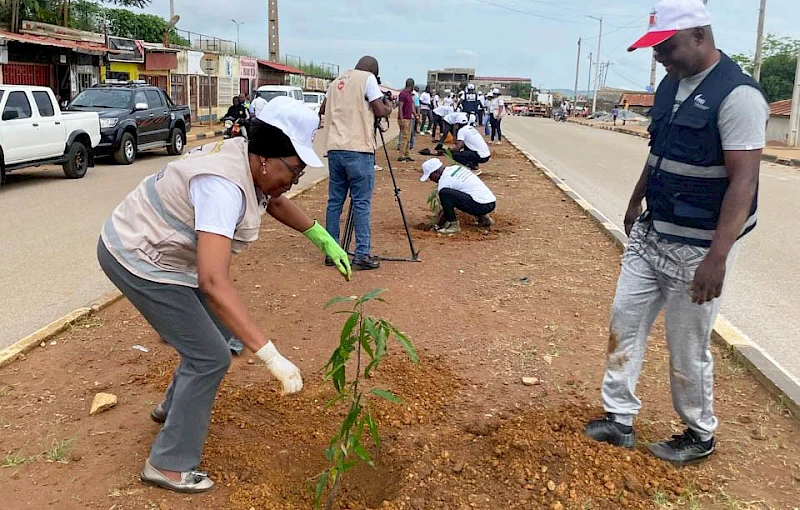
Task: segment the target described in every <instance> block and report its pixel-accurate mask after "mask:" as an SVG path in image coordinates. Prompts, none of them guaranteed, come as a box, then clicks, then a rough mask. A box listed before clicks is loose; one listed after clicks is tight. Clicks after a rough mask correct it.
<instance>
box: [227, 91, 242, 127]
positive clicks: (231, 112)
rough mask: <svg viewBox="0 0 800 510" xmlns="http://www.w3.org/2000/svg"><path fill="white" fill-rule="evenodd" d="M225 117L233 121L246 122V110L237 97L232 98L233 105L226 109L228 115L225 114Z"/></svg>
mask: <svg viewBox="0 0 800 510" xmlns="http://www.w3.org/2000/svg"><path fill="white" fill-rule="evenodd" d="M225 117H230V119H231V120H233V121H236V120H239V119H242V120H247V108H245V107H244V105H243V104H242V102H241V101H240V100H239V96H233V104H232V105H231V106H230V107H229V108H228V113H226V114H225Z"/></svg>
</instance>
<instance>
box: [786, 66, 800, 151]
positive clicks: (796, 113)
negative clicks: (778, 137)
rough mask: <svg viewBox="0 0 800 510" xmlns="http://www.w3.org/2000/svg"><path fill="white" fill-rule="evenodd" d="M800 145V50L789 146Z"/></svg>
mask: <svg viewBox="0 0 800 510" xmlns="http://www.w3.org/2000/svg"><path fill="white" fill-rule="evenodd" d="M799 145H800V52H798V53H797V68H796V69H795V72H794V91H793V93H792V111H791V114H790V115H789V147H797V146H799Z"/></svg>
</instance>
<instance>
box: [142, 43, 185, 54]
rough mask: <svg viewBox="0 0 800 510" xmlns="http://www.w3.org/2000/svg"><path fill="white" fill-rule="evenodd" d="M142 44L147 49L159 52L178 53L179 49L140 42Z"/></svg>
mask: <svg viewBox="0 0 800 510" xmlns="http://www.w3.org/2000/svg"><path fill="white" fill-rule="evenodd" d="M142 46H143V47H144V49H145V50H147V51H155V52H161V53H180V50H176V49H175V48H167V47H166V46H164V45H163V44H157V43H149V42H142Z"/></svg>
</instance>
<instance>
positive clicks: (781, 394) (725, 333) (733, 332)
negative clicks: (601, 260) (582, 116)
mask: <svg viewBox="0 0 800 510" xmlns="http://www.w3.org/2000/svg"><path fill="white" fill-rule="evenodd" d="M572 122H575V121H572ZM576 123H577V124H582V125H587V126H590V127H595V126H592V125H591V124H584V123H581V122H576ZM600 128H601V129H610V127H607V126H600ZM506 139H507V140H508V142H509V143H510V144H511V145H512V146H513V147H514V148H515V149H517V150H518V151H519V152H520V153H521V154H522V155H523V156H525V157H526V158H527V159H528V160H529V161H530V162H531V163H533V165H534V166H535V167H536V168H537V169H538V170H539V171H541V172H542V173H543V174H544V175H545V176H547V178H548V179H550V180H551V181H553V183H554V184H555V185H556V186H557V187H558V188H559V189H560V190H561V191H562V192H563V193H564V194H565V195H566V196H567V197H568V198H570V199H571V200H572V201H574V202H575V203H576V204H577V205H578V206H579V207H580V208H581V209H582V210H584V211H585V212H586V213H587V214H589V216H591V217H592V219H594V221H595V223H597V225H598V226H599V227H600V229H601V230H602V232H603V233H604V234H606V236H608V237H609V238H610V239H611V240H612V241H613V242H614V244H615V245H616V246H617V247H618V248H619V249H620V250H624V249H625V246H626V245H627V242H628V236H627V235H625V232H623V231H622V230H620V229H619V228H618V227H617V226H616V225H614V224H613V223H612V222H611V221H610V220H609V219H608V218H606V217H605V215H603V213H601V212H600V211H598V210H597V209H595V207H594V206H593V205H592V204H591V203H590V202H588V201H587V200H586V199H584V198H583V197H581V195H579V194H578V193H577V192H576V191H575V190H573V189H572V188H570V187H569V186H568V185H567V184H565V183H564V181H563V180H561V178H560V177H558V176H557V175H556V174H555V173H553V172H552V171H551V170H550V169H549V168H547V166H545V165H544V164H543V163H542V162H541V161H539V160H538V159H536V158H535V157H534V156H533V155H531V154H530V153H529V152H527V151H526V150H525V149H523V148H522V147H521V146H520V145H518V144H517V143H516V142H515V141H514V140H512V139H511V138H509V137H508V136H506ZM711 338H712V340H713V341H714V342H715V343H717V344H718V345H720V346H722V347H723V348H725V349H726V350H728V351H729V352H731V353H732V354H733V356H734V357H735V358H736V359H737V360H738V361H739V362H740V363H741V364H742V365H743V366H744V367H745V368H746V369H747V371H748V372H749V373H750V374H751V375H752V376H753V377H754V378H755V379H756V380H757V381H759V382H760V383H761V384H762V386H764V387H765V388H766V389H767V391H768V392H769V393H770V395H772V396H773V397H774V398H775V399H777V400H778V401H779V402H780V403H781V405H783V406H784V407H785V408H786V409H788V410H789V412H790V413H791V414H792V416H793V417H794V418H796V419H800V382H798V381H797V380H795V379H794V378H793V377H792V376H791V375H790V374H789V373H788V372H787V371H786V370H785V369H784V368H783V367H781V366H780V364H779V363H778V362H777V361H775V360H774V359H773V358H772V357H771V356H770V355H769V354H767V353H766V352H765V351H764V350H763V349H762V348H761V347H760V346H758V345H757V344H756V343H755V342H753V341H752V340H751V339H750V338H749V337H748V336H747V335H745V334H744V333H742V332H741V331H739V329H737V328H736V327H735V326H733V325H732V324H731V323H730V322H729V321H728V320H727V319H725V318H724V317H722V316H721V315H720V316H719V317H718V318H717V322H716V323H715V324H714V330H713V331H712V334H711Z"/></svg>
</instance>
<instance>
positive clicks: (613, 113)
mask: <svg viewBox="0 0 800 510" xmlns="http://www.w3.org/2000/svg"><path fill="white" fill-rule="evenodd" d="M617 115H619V107H617V106H614V108H612V110H611V121H612V122H613V123H614V125H615V126H616V125H617Z"/></svg>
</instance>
